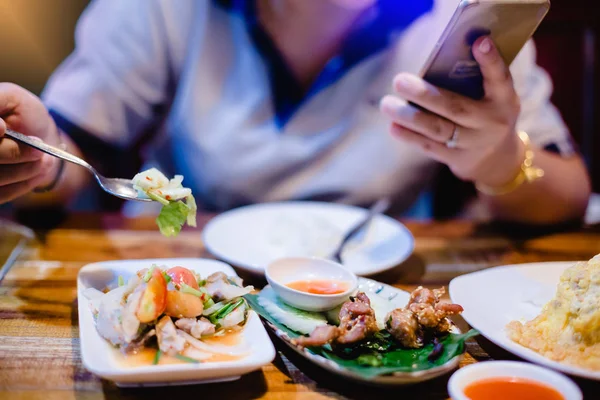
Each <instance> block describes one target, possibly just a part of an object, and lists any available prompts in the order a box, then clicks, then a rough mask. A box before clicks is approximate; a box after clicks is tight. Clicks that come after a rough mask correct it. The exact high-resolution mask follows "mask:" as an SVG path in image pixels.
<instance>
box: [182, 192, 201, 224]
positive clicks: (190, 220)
mask: <svg viewBox="0 0 600 400" xmlns="http://www.w3.org/2000/svg"><path fill="white" fill-rule="evenodd" d="M185 204H186V205H187V207H188V209H189V210H190V211H189V213H188V216H187V224H188V225H189V226H196V211H198V206H196V199H195V198H194V196H192V195H191V194H190V195H189V196H188V197H186V198H185Z"/></svg>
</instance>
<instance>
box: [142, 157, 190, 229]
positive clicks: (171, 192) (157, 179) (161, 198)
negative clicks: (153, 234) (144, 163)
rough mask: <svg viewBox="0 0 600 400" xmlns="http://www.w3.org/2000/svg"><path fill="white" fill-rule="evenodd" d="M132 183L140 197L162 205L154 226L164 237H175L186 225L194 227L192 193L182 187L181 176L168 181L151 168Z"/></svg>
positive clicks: (160, 173)
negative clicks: (156, 226)
mask: <svg viewBox="0 0 600 400" xmlns="http://www.w3.org/2000/svg"><path fill="white" fill-rule="evenodd" d="M132 182H133V185H134V187H135V189H136V190H137V191H138V192H139V193H140V195H141V196H146V197H148V198H150V199H152V200H154V201H157V202H159V203H161V204H162V205H163V207H162V209H161V211H160V214H159V215H158V217H157V218H156V224H157V225H158V228H159V229H160V232H161V233H162V234H163V235H164V236H166V237H173V236H177V235H178V234H179V232H181V228H182V227H183V225H184V224H186V223H187V224H188V225H189V226H194V227H195V226H196V211H197V206H196V200H195V199H194V196H192V191H191V190H190V189H188V188H185V187H183V185H182V182H183V176H182V175H175V177H174V178H173V179H171V180H169V179H167V177H166V176H165V175H164V174H163V173H162V172H160V171H159V170H157V169H156V168H152V169H149V170H147V171H143V172H140V173H139V174H137V175H136V176H135V177H134V178H133V179H132ZM184 200H185V201H184Z"/></svg>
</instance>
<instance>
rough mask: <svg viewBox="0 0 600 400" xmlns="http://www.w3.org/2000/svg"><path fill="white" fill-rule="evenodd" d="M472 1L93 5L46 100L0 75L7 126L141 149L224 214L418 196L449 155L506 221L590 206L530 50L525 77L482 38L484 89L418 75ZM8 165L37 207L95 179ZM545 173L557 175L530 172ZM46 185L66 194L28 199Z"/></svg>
mask: <svg viewBox="0 0 600 400" xmlns="http://www.w3.org/2000/svg"><path fill="white" fill-rule="evenodd" d="M457 4H458V0H454V1H448V0H439V1H433V0H418V1H417V0H413V1H410V2H408V1H406V2H399V1H395V0H379V1H377V0H246V1H243V0H241V1H224V0H206V1H193V0H188V1H186V0H180V1H173V0H129V1H126V2H123V1H121V0H96V1H95V2H93V3H92V4H91V5H90V6H89V8H88V10H87V11H86V12H85V13H84V15H83V16H82V18H81V20H80V23H79V26H78V29H77V34H76V39H77V47H76V50H75V52H74V53H73V54H72V55H71V56H70V57H69V58H68V59H67V60H66V61H65V62H64V63H63V65H62V66H61V67H60V68H59V69H58V71H57V72H56V73H55V74H54V76H53V77H52V78H51V79H50V81H49V83H48V86H47V88H46V90H45V92H44V95H43V99H44V104H45V105H42V103H41V102H40V101H39V100H38V99H36V98H35V97H34V96H32V95H31V94H29V93H27V92H25V91H24V90H22V89H20V88H18V87H15V86H14V85H10V84H3V85H2V86H1V87H0V115H1V116H2V118H3V119H4V122H5V123H2V124H1V125H0V135H1V134H2V133H3V131H4V129H5V126H4V125H7V126H8V127H10V128H13V129H15V130H18V131H21V132H23V133H25V134H28V135H33V136H37V137H40V138H41V139H42V140H44V141H47V142H49V143H51V144H55V145H59V144H60V145H64V146H66V147H67V148H68V150H69V151H71V152H73V153H80V152H83V153H84V154H86V156H87V157H93V156H96V158H98V156H99V155H100V156H101V157H100V159H103V160H104V161H105V162H106V160H110V159H111V157H112V156H111V154H113V153H114V152H118V151H121V152H122V151H126V152H129V154H131V155H132V157H133V155H134V150H135V151H138V150H139V149H142V148H143V149H144V152H143V154H144V156H145V159H146V160H147V161H148V162H153V163H157V164H158V165H159V167H160V168H161V169H162V170H163V171H165V172H166V173H167V174H173V173H175V172H177V173H181V174H183V175H185V177H186V181H185V183H186V185H187V186H191V187H192V189H193V190H194V193H195V194H196V196H197V197H198V198H199V201H200V203H201V204H203V205H204V206H205V207H207V208H214V209H227V208H231V207H235V206H239V205H242V204H247V203H254V202H262V201H274V200H283V199H313V200H329V201H339V202H346V203H353V204H368V203H370V202H372V201H374V200H375V199H377V198H379V197H381V196H384V195H391V196H393V197H394V199H395V200H396V203H397V204H398V205H399V206H400V207H402V208H407V207H408V206H409V205H410V204H412V203H413V202H414V200H415V199H416V198H417V196H418V195H419V193H421V192H422V191H423V190H424V189H425V188H426V187H427V185H428V184H429V183H430V181H431V179H432V177H433V176H434V174H435V171H436V166H437V165H439V164H438V163H444V164H446V165H448V166H449V167H450V169H451V170H452V171H453V172H454V173H455V174H456V175H457V176H458V177H460V178H461V179H464V180H467V181H472V182H474V183H475V184H476V185H477V187H478V188H479V189H480V197H481V199H482V200H483V201H484V203H485V204H486V205H488V206H489V210H490V211H491V213H492V215H493V216H494V217H496V218H499V219H507V220H513V221H518V222H524V223H539V224H545V223H556V222H562V221H566V220H570V219H575V218H579V217H581V216H582V215H583V213H584V211H585V207H586V204H587V199H588V196H589V191H590V189H589V179H588V176H587V173H586V171H585V168H584V166H583V163H582V161H581V159H580V157H579V156H578V155H577V154H575V152H574V150H573V148H572V146H571V141H570V139H569V134H568V132H567V129H566V127H565V125H564V123H563V122H562V120H561V118H560V116H559V114H558V113H557V111H556V110H555V109H554V107H553V106H552V105H551V104H550V102H549V95H550V91H551V84H550V82H549V80H548V78H547V76H546V75H545V74H544V73H543V72H542V71H541V70H540V69H539V68H538V67H537V66H536V65H535V56H534V49H533V45H532V44H528V45H527V46H526V48H525V49H524V50H523V51H522V52H521V54H520V55H519V56H518V58H517V59H516V60H515V62H514V63H513V65H512V66H511V71H510V72H509V70H508V68H507V67H506V65H504V63H503V62H502V59H501V58H500V56H499V54H498V52H497V50H496V49H495V47H494V44H493V43H492V42H491V40H490V39H489V38H480V39H479V40H478V41H477V42H476V43H475V44H474V46H473V53H474V56H475V58H476V59H477V61H478V62H479V63H480V65H481V69H482V72H483V75H484V80H485V92H486V96H485V98H484V99H483V100H481V101H474V100H470V99H467V98H463V97H461V96H458V95H455V94H452V93H449V92H445V91H443V90H438V89H436V88H434V87H432V86H430V85H428V84H427V83H425V82H424V81H422V80H421V79H419V78H418V77H417V76H416V74H417V73H418V71H419V69H420V67H421V66H422V64H423V63H424V61H425V59H426V58H427V56H428V55H429V53H430V52H431V50H432V49H433V46H434V44H435V42H436V40H437V39H438V38H439V36H440V34H441V32H442V30H443V28H444V27H445V26H446V24H447V22H448V21H449V19H450V17H451V15H452V13H453V11H454V9H455V7H456V5H457ZM400 71H401V73H400V74H398V72H400ZM511 72H512V74H511ZM392 82H393V85H391V83H392ZM406 100H408V101H411V102H413V103H416V104H418V105H420V106H421V110H418V109H416V108H414V107H412V106H410V105H408V104H407V103H406ZM380 108H381V110H380ZM47 109H48V110H50V114H51V115H52V117H51V116H50V115H49V113H48V112H47V111H46V110H47ZM381 113H383V115H384V116H385V117H384V116H382V115H381ZM386 117H387V118H386ZM521 130H523V131H526V132H527V133H528V134H529V137H530V138H531V141H532V149H533V151H534V153H533V154H534V155H535V158H534V163H535V167H536V169H530V172H531V173H530V175H531V177H532V179H531V182H529V181H528V180H526V179H524V175H523V174H521V173H520V171H521V166H522V165H523V164H524V162H529V161H530V160H529V158H528V157H526V154H528V155H530V154H531V153H530V152H527V153H526V145H525V142H524V141H523V140H521V139H520V138H519V136H518V135H517V132H518V131H521ZM390 131H391V134H390ZM149 132H151V133H153V134H152V135H149V134H148V133H149ZM526 160H527V161H526ZM0 164H2V165H1V166H0V168H1V169H0V171H2V172H1V173H0V202H8V201H11V200H14V199H17V198H21V199H20V204H21V205H23V206H35V205H39V204H43V203H48V202H65V201H68V199H70V198H72V196H73V194H74V193H76V192H77V191H79V190H81V188H82V187H83V185H84V184H85V182H86V179H87V176H86V172H85V171H83V170H82V169H80V168H78V167H75V166H72V165H66V166H65V167H64V169H62V168H61V165H60V163H59V162H58V161H57V160H55V159H52V158H49V157H47V156H42V155H41V154H39V153H38V152H36V151H32V150H31V149H28V148H26V147H23V146H21V145H18V144H16V143H15V142H12V141H10V140H8V139H2V140H1V142H0ZM109 164H110V163H109ZM540 169H541V170H543V171H544V176H543V178H541V179H533V177H534V175H535V174H536V172H537V171H539V170H540ZM538 175H541V173H539V174H538ZM36 188H37V189H38V191H40V190H42V191H43V190H45V189H46V190H47V189H51V190H50V191H49V192H48V193H46V194H29V193H30V192H31V191H32V190H33V189H36ZM25 195H27V196H25Z"/></svg>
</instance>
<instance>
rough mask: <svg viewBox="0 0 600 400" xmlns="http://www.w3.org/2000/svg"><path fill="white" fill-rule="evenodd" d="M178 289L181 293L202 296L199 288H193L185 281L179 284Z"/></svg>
mask: <svg viewBox="0 0 600 400" xmlns="http://www.w3.org/2000/svg"><path fill="white" fill-rule="evenodd" d="M179 291H180V292H182V293H188V294H193V295H194V296H198V297H202V296H204V293H202V292H201V291H199V290H196V289H194V288H193V287H191V286H190V285H188V284H185V283H182V284H181V289H179Z"/></svg>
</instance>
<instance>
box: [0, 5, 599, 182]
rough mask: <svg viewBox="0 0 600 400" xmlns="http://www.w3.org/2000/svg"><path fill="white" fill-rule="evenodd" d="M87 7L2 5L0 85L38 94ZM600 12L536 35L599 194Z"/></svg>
mask: <svg viewBox="0 0 600 400" xmlns="http://www.w3.org/2000/svg"><path fill="white" fill-rule="evenodd" d="M122 1H127V0H122ZM198 1H203V0H198ZM398 1H399V2H401V1H409V0H398ZM87 4H88V0H0V17H1V20H0V43H1V51H0V60H1V61H0V80H1V81H9V82H15V83H17V84H19V85H22V86H24V87H25V88H27V89H29V90H31V91H32V92H34V93H36V94H39V93H40V91H41V90H42V89H43V87H44V84H45V82H46V80H47V79H48V77H49V76H50V74H51V73H52V71H53V70H54V69H55V68H56V67H57V66H58V64H59V63H60V62H61V61H62V60H63V59H64V58H65V57H66V56H67V55H68V54H69V53H70V52H71V50H72V49H73V46H74V40H73V31H74V27H75V23H76V21H77V18H78V17H79V15H80V13H81V12H82V11H83V9H84V8H85V6H86V5H87ZM599 7H600V5H598V4H597V2H596V1H594V0H554V1H553V2H552V8H551V11H550V13H549V15H548V17H547V18H546V20H545V21H544V22H543V24H542V26H541V27H540V29H539V30H538V32H537V33H536V36H535V39H536V43H537V46H538V60H539V64H540V65H542V66H543V67H544V68H545V69H546V70H547V71H548V72H549V73H550V75H551V76H552V79H553V81H554V85H555V92H554V97H553V101H554V103H555V104H556V105H557V107H558V108H559V109H560V111H561V112H562V114H563V117H564V119H565V120H566V122H567V124H568V125H569V127H570V129H571V132H572V134H573V136H574V138H575V140H576V142H577V143H578V144H579V145H580V147H581V151H582V153H583V155H584V156H585V159H586V162H587V164H588V167H589V169H590V171H591V173H592V177H593V181H594V190H595V191H596V192H599V191H600V139H597V135H596V131H598V130H599V128H600V112H597V111H600V106H599V102H600V37H599V34H600V8H599Z"/></svg>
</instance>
